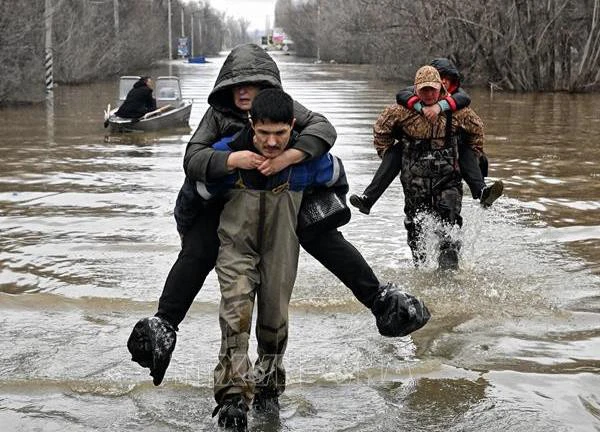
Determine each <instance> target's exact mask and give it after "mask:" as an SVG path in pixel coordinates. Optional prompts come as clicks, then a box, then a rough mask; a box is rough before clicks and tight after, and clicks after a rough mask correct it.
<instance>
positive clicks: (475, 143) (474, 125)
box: [457, 108, 484, 157]
mask: <svg viewBox="0 0 600 432" xmlns="http://www.w3.org/2000/svg"><path fill="white" fill-rule="evenodd" d="M457 117H458V120H459V124H460V128H461V129H462V131H463V134H462V136H463V137H464V143H465V144H467V145H469V146H471V147H472V148H473V150H474V151H475V153H477V156H478V157H479V156H481V155H482V154H483V141H484V133H483V130H484V125H483V120H481V118H480V117H479V116H478V115H477V113H475V111H473V110H472V109H471V108H464V109H462V110H461V111H458V113H457Z"/></svg>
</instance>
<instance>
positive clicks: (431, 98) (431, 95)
mask: <svg viewBox="0 0 600 432" xmlns="http://www.w3.org/2000/svg"><path fill="white" fill-rule="evenodd" d="M417 96H419V99H421V101H422V102H423V104H424V105H433V104H435V103H436V102H437V101H438V99H439V98H440V89H436V88H435V87H429V86H428V87H422V88H421V89H419V90H417Z"/></svg>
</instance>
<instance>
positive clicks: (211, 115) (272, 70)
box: [183, 44, 337, 182]
mask: <svg viewBox="0 0 600 432" xmlns="http://www.w3.org/2000/svg"><path fill="white" fill-rule="evenodd" d="M241 84H255V85H258V86H260V87H262V88H266V87H277V88H281V79H280V76H279V68H278V67H277V64H276V63H275V61H274V60H273V59H272V58H271V56H269V54H267V53H266V52H265V51H264V50H263V49H262V48H261V47H259V46H258V45H255V44H245V45H239V46H237V47H235V48H234V49H233V50H232V51H231V53H229V55H228V56H227V58H226V59H225V62H224V63H223V66H222V67H221V70H220V71H219V75H218V77H217V80H216V82H215V86H214V88H213V90H212V91H211V93H210V95H209V96H208V104H209V105H210V106H209V108H208V109H207V111H206V113H205V114H204V117H203V118H202V120H201V121H200V124H199V125H198V128H197V129H196V131H195V132H194V135H193V136H192V139H191V140H190V142H189V143H188V145H187V148H186V151H185V157H184V161H183V168H184V170H185V173H186V175H187V177H189V178H191V179H192V180H195V181H201V182H206V181H209V180H211V179H214V178H218V177H222V176H224V175H226V174H227V158H228V157H229V152H222V151H215V150H213V149H212V147H211V146H212V144H214V143H215V142H216V141H217V140H219V139H220V138H221V137H224V136H229V135H233V134H234V133H235V132H237V131H239V130H241V129H242V128H243V127H244V125H246V124H247V123H248V115H247V113H245V112H242V111H240V110H239V109H237V107H236V106H235V105H234V102H233V91H232V90H233V87H234V86H236V85H241ZM294 116H295V117H296V125H295V129H296V131H298V132H299V134H300V135H299V137H298V140H297V141H296V144H295V145H294V148H296V149H298V150H302V151H303V152H305V153H306V154H307V156H308V158H313V157H316V156H320V155H322V154H323V153H325V152H326V151H328V150H329V149H330V148H331V146H333V144H334V142H335V139H336V137H337V135H336V132H335V129H334V127H333V126H332V125H331V123H329V121H328V120H327V119H326V118H325V117H324V116H323V115H321V114H318V113H315V112H312V111H309V110H308V109H306V108H305V107H303V106H302V105H301V104H299V103H298V102H296V101H294Z"/></svg>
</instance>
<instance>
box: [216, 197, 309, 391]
mask: <svg viewBox="0 0 600 432" xmlns="http://www.w3.org/2000/svg"><path fill="white" fill-rule="evenodd" d="M229 194H230V197H229V200H228V201H227V203H226V204H225V207H224V209H223V212H222V213H221V220H220V224H219V230H218V233H219V240H220V243H221V245H220V248H219V255H218V258H217V265H216V271H217V275H218V279H219V285H220V288H221V304H220V309H219V323H220V327H221V349H220V352H219V364H218V365H217V367H216V368H215V371H214V394H215V400H216V401H217V403H220V402H221V401H222V400H223V399H224V398H225V397H226V396H228V395H231V394H241V395H242V396H243V397H244V398H245V400H246V401H247V403H249V402H250V401H251V400H252V397H253V396H254V392H255V391H256V390H258V388H259V387H262V388H264V389H266V390H268V391H271V392H276V393H277V394H281V393H282V392H283V390H284V388H285V369H284V367H283V355H284V353H285V349H286V345H287V339H288V306H289V302H290V297H291V295H292V288H293V286H294V282H295V279H296V272H297V268H298V253H299V244H298V238H297V236H296V221H297V215H298V211H299V209H300V202H301V200H302V192H290V191H284V192H279V193H275V192H270V191H258V190H248V189H244V190H232V191H231V192H230V193H229ZM255 299H256V302H257V309H258V312H257V319H256V339H257V342H258V357H257V360H256V363H255V365H254V368H252V364H251V362H250V359H249V358H248V340H249V338H250V327H251V325H252V313H253V309H254V302H255Z"/></svg>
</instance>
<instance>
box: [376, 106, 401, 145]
mask: <svg viewBox="0 0 600 432" xmlns="http://www.w3.org/2000/svg"><path fill="white" fill-rule="evenodd" d="M407 112H409V111H407V109H406V108H404V107H402V106H400V105H390V106H388V107H387V108H386V109H384V110H383V112H382V113H381V114H380V115H379V117H378V118H377V120H376V121H375V125H374V126H373V145H374V146H375V150H376V151H377V154H378V155H379V156H380V157H381V156H382V155H383V153H385V151H386V150H387V149H388V148H390V147H392V146H393V145H394V142H395V137H394V135H393V132H394V128H395V127H396V126H397V125H398V124H399V123H401V122H402V120H403V119H404V118H405V117H406V115H405V113H407Z"/></svg>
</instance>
